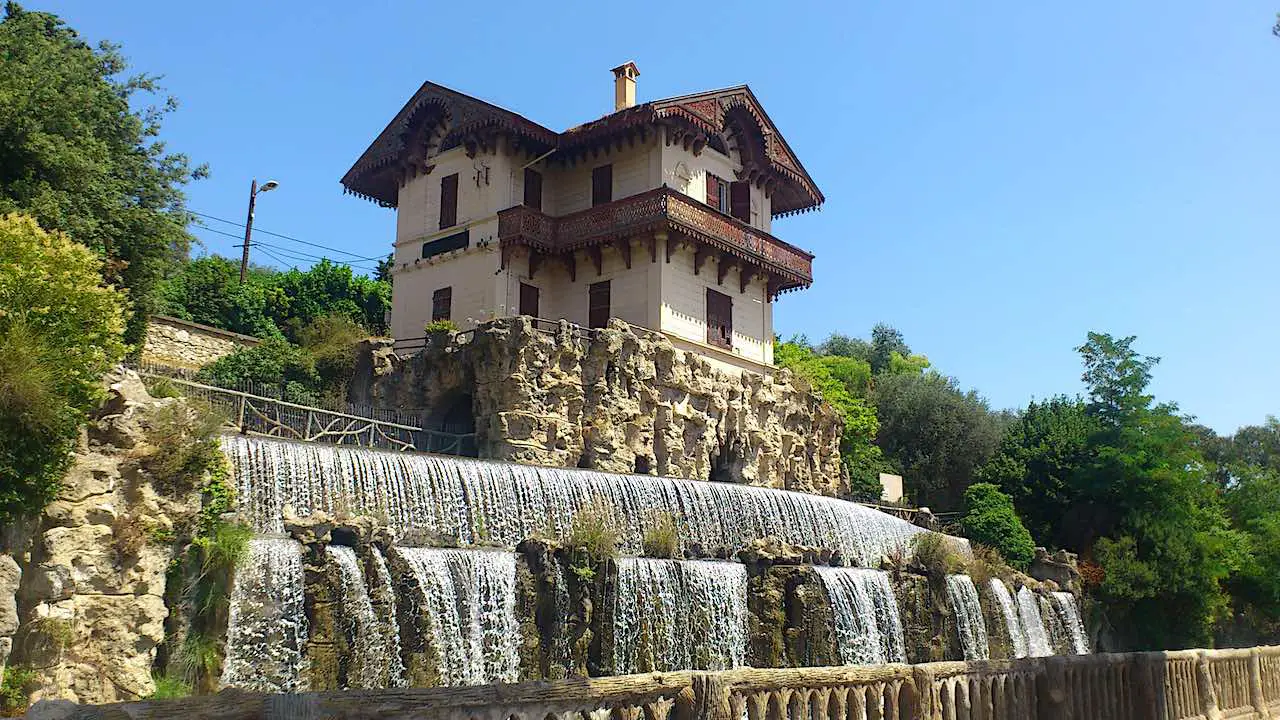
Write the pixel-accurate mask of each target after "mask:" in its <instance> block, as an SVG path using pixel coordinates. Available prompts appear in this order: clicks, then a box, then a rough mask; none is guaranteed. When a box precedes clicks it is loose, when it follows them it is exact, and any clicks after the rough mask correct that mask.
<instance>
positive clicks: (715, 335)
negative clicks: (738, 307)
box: [707, 289, 733, 350]
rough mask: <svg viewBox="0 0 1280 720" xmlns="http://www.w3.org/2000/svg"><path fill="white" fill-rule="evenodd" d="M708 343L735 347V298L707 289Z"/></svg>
mask: <svg viewBox="0 0 1280 720" xmlns="http://www.w3.org/2000/svg"><path fill="white" fill-rule="evenodd" d="M707 344H708V345H715V346H716V347H721V348H725V349H726V350H732V349H733V298H731V297H729V296H728V295H725V294H724V293H719V292H716V291H715V290H710V289H708V290H707Z"/></svg>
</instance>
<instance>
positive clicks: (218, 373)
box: [196, 338, 320, 405]
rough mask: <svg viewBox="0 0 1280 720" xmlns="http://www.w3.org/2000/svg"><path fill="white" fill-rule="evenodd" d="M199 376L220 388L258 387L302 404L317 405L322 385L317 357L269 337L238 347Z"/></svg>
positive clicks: (262, 390)
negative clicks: (317, 368)
mask: <svg viewBox="0 0 1280 720" xmlns="http://www.w3.org/2000/svg"><path fill="white" fill-rule="evenodd" d="M196 377H197V379H198V380H200V381H201V382H204V383H208V384H210V385H216V386H218V387H225V388H233V389H238V388H246V389H249V386H255V389H257V390H258V391H261V392H269V393H272V394H278V395H279V396H280V397H282V398H283V399H285V400H288V401H289V402H296V403H299V404H303V405H313V404H315V402H316V398H315V390H316V388H318V387H319V386H320V374H319V373H317V372H316V363H315V358H313V357H312V356H311V354H310V353H308V352H306V351H305V350H303V349H302V348H300V347H298V346H296V345H291V344H290V343H289V342H288V341H286V340H283V339H281V338H268V339H267V340H264V341H263V342H261V343H260V344H258V345H255V346H253V347H242V348H239V349H237V350H236V351H235V352H233V353H231V354H230V355H226V356H223V357H221V358H218V360H216V361H215V362H213V363H210V364H209V365H206V366H205V367H204V368H202V369H201V370H200V373H199V374H198V375H197V376H196ZM259 386H270V387H268V388H262V387H259Z"/></svg>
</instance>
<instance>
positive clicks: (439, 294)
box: [431, 285, 453, 322]
mask: <svg viewBox="0 0 1280 720" xmlns="http://www.w3.org/2000/svg"><path fill="white" fill-rule="evenodd" d="M441 307H443V308H444V309H443V311H441ZM452 319H453V286H452V285H446V286H444V287H442V288H436V290H435V292H433V293H431V322H439V321H441V320H452Z"/></svg>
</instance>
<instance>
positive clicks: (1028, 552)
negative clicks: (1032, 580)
mask: <svg viewBox="0 0 1280 720" xmlns="http://www.w3.org/2000/svg"><path fill="white" fill-rule="evenodd" d="M964 502H965V507H966V508H967V509H966V511H965V515H964V520H962V521H961V522H962V525H963V527H964V532H965V535H966V536H967V537H968V538H969V539H970V540H973V541H975V542H979V543H982V544H983V545H987V546H989V547H992V548H995V549H996V551H998V552H999V553H1000V555H1001V556H1002V557H1003V558H1004V559H1005V561H1006V562H1008V563H1009V564H1010V565H1012V566H1014V567H1016V568H1019V569H1023V570H1025V569H1026V568H1027V566H1028V565H1030V564H1031V559H1032V558H1033V557H1035V543H1034V542H1033V541H1032V540H1031V533H1029V532H1027V528H1026V527H1025V526H1024V525H1023V524H1022V520H1021V519H1020V518H1019V517H1018V513H1017V511H1016V510H1014V509H1013V500H1012V499H1010V497H1009V496H1008V495H1005V494H1004V493H1003V492H1001V491H1000V488H999V487H997V486H995V485H992V484H991V483H975V484H973V485H970V486H969V489H968V490H965V493H964Z"/></svg>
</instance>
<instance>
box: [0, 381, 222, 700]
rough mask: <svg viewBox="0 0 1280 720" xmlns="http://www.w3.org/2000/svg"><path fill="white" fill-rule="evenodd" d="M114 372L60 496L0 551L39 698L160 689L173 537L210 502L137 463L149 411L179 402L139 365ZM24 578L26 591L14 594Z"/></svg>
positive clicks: (2, 591)
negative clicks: (157, 480)
mask: <svg viewBox="0 0 1280 720" xmlns="http://www.w3.org/2000/svg"><path fill="white" fill-rule="evenodd" d="M108 383H109V397H108V400H107V402H106V403H105V405H104V406H103V408H102V410H101V411H100V413H99V414H98V416H97V417H96V418H94V419H93V420H92V422H91V423H90V425H89V428H88V432H87V434H86V435H85V436H84V438H82V442H81V447H80V449H79V450H78V452H76V454H75V457H74V461H73V464H72V466H71V469H70V471H69V472H68V474H67V476H66V478H65V480H64V482H63V486H62V490H61V492H60V493H59V494H58V497H57V498H56V499H55V500H54V501H53V502H52V503H50V504H49V505H48V506H47V507H46V508H45V509H44V511H43V513H42V514H41V515H40V517H39V518H38V519H37V520H36V523H35V526H34V530H33V532H32V534H31V536H30V538H29V539H28V541H27V542H25V543H23V545H22V546H21V547H18V548H16V554H17V557H16V560H17V562H16V563H14V562H13V561H12V560H8V558H7V557H4V556H0V638H3V636H5V635H7V634H13V636H14V637H13V653H12V657H11V662H12V663H13V664H18V663H21V664H22V665H23V666H26V667H28V668H30V669H31V670H34V671H35V672H36V674H37V683H38V685H39V687H40V689H39V690H38V691H37V692H36V694H35V696H34V698H33V699H40V698H42V697H44V698H64V699H67V700H72V701H75V702H82V703H103V702H115V701H122V700H135V699H138V698H141V697H145V696H147V695H148V694H150V693H151V692H153V691H154V689H155V688H154V684H153V681H152V676H151V673H152V665H153V661H154V658H155V653H156V648H157V646H159V644H160V643H161V642H162V641H163V639H164V621H165V618H166V617H167V615H168V609H167V608H166V606H165V600H164V595H165V574H166V571H167V570H168V567H169V563H170V560H171V559H172V555H173V549H172V548H171V547H170V545H169V543H167V542H165V538H168V537H172V533H173V531H174V527H175V525H177V524H179V523H185V522H188V521H189V520H190V518H191V517H193V516H194V515H195V514H196V513H197V512H198V511H199V508H200V496H199V492H194V493H188V494H187V495H186V496H184V497H175V496H174V495H173V494H165V493H161V492H160V491H158V490H157V488H156V487H155V486H153V484H152V483H151V482H150V480H149V477H148V475H147V473H146V472H145V471H144V470H143V469H142V468H141V465H140V463H139V462H138V459H139V458H140V457H142V456H144V455H147V454H149V453H150V452H151V451H152V450H154V448H150V447H148V446H147V440H146V422H147V421H146V415H147V413H148V412H149V411H150V410H151V409H154V408H156V407H159V406H162V405H164V404H168V403H174V402H179V401H177V400H153V399H152V398H151V397H150V396H149V395H148V394H147V391H146V389H145V388H144V387H143V385H142V383H141V381H140V380H139V379H138V376H137V375H136V374H134V373H132V372H125V373H121V374H117V375H115V376H112V377H111V378H109V379H108ZM11 566H12V567H11ZM19 566H20V568H21V571H20V574H19V573H15V572H14V571H15V570H18V568H19ZM19 577H20V578H21V582H20V584H18V592H17V602H16V604H15V603H13V602H12V601H10V602H8V603H6V600H5V599H6V597H7V596H8V597H12V595H11V594H10V593H9V592H8V590H7V588H8V586H10V585H12V584H13V583H14V582H15V581H16V580H17V578H19ZM15 611H16V613H15ZM15 615H16V617H15ZM15 619H16V620H18V621H19V622H18V623H17V625H18V627H17V628H12V625H14V622H13V620H15ZM12 630H16V633H13V632H12ZM0 644H7V643H6V642H5V641H4V640H3V639H0ZM0 649H3V648H0ZM2 655H3V654H2V653H0V656H2Z"/></svg>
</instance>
